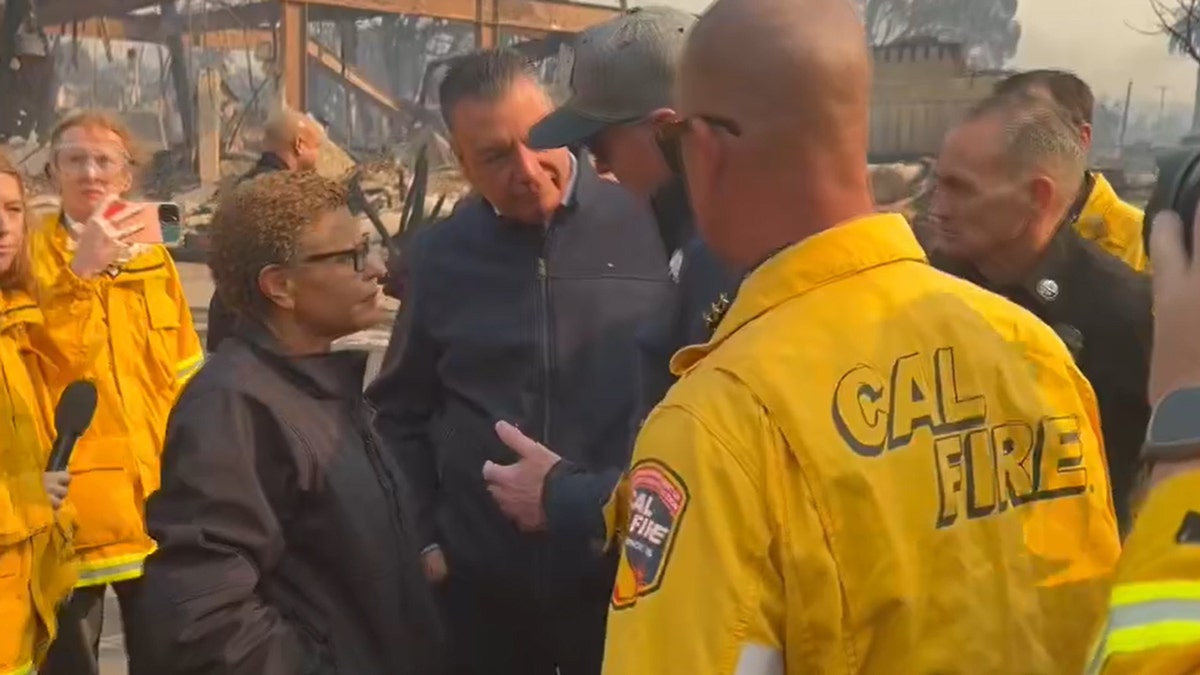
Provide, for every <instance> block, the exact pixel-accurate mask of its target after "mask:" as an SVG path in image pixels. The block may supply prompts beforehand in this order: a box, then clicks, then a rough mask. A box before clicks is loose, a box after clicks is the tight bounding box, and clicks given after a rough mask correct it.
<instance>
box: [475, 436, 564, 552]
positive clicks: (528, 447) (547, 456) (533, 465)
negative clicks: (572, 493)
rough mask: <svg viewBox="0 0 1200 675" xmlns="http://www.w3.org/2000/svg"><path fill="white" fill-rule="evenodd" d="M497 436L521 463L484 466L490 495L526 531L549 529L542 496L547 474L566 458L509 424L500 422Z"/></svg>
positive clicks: (484, 475) (490, 463)
mask: <svg viewBox="0 0 1200 675" xmlns="http://www.w3.org/2000/svg"><path fill="white" fill-rule="evenodd" d="M496 435H497V436H499V437H500V441H501V442H502V443H504V445H506V446H508V447H509V449H511V450H512V451H513V452H515V453H517V461H516V462H515V463H513V464H509V465H507V466H503V465H500V464H496V463H494V462H490V461H489V462H485V463H484V465H483V480H484V482H485V483H486V484H487V489H488V492H490V493H491V495H492V498H493V499H495V500H496V504H497V505H498V506H499V507H500V510H501V511H503V512H504V515H506V516H508V517H509V518H511V519H512V520H513V521H514V522H516V524H517V527H518V528H520V529H521V530H522V531H525V532H537V531H540V530H543V529H545V527H546V511H545V509H544V508H543V507H542V494H543V492H544V486H545V483H546V475H547V474H549V473H550V470H551V469H553V468H554V465H555V464H558V462H559V461H561V460H562V458H561V457H559V456H558V455H556V454H555V453H554V452H553V451H551V450H550V448H547V447H546V446H544V445H542V444H541V443H538V442H537V441H535V440H533V439H532V438H529V437H528V436H526V435H525V434H524V433H522V432H521V430H520V429H518V428H516V427H515V426H513V425H511V424H509V423H508V422H497V423H496Z"/></svg>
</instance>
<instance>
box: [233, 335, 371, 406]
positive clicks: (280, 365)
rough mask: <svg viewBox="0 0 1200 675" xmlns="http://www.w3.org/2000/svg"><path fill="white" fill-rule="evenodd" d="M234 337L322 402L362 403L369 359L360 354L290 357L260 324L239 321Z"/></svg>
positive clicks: (339, 353) (354, 352)
mask: <svg viewBox="0 0 1200 675" xmlns="http://www.w3.org/2000/svg"><path fill="white" fill-rule="evenodd" d="M234 330H235V335H236V337H238V338H240V339H241V340H242V341H244V342H245V343H246V344H247V345H249V347H250V349H251V351H253V352H254V353H255V354H257V355H258V356H259V358H260V359H262V360H263V361H264V362H265V363H266V364H267V365H269V366H271V367H272V368H273V369H275V370H276V371H277V372H279V373H280V374H281V375H283V376H284V377H286V378H288V379H289V380H291V381H292V382H294V383H295V384H296V385H297V386H299V387H300V388H302V389H304V390H305V391H306V392H308V393H309V394H311V395H313V396H315V397H317V398H323V399H342V400H349V401H358V400H361V399H362V391H363V378H364V377H365V376H366V372H367V355H366V354H365V353H363V352H362V351H359V350H343V351H332V352H329V353H328V354H313V355H310V356H289V355H287V354H284V353H283V350H282V348H281V347H280V345H279V341H278V340H277V339H276V338H275V336H274V335H273V334H272V333H271V331H270V330H268V329H267V327H266V326H265V325H263V324H262V323H260V322H258V321H252V320H243V321H238V322H237V324H236V327H235V329H234Z"/></svg>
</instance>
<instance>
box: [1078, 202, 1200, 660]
mask: <svg viewBox="0 0 1200 675" xmlns="http://www.w3.org/2000/svg"><path fill="white" fill-rule="evenodd" d="M1188 227H1193V228H1195V224H1193V223H1189V224H1188ZM1182 228H1183V224H1182V223H1180V222H1179V217H1178V216H1176V215H1175V214H1172V213H1163V214H1160V215H1159V216H1158V217H1157V218H1156V219H1155V221H1154V226H1153V227H1152V228H1150V232H1151V235H1150V248H1151V252H1150V255H1151V258H1152V259H1153V261H1154V306H1155V316H1154V321H1155V326H1154V356H1153V359H1152V361H1151V366H1150V396H1151V400H1153V401H1157V405H1156V406H1155V409H1154V414H1153V416H1152V418H1151V422H1150V430H1149V432H1148V433H1147V439H1146V446H1145V447H1144V448H1143V451H1142V455H1143V460H1144V461H1145V463H1146V464H1147V467H1148V469H1149V472H1148V481H1147V487H1148V490H1149V492H1148V496H1147V497H1146V499H1145V502H1144V503H1143V504H1142V505H1141V508H1140V509H1139V512H1138V513H1137V519H1136V521H1135V522H1134V527H1133V532H1132V533H1131V534H1130V535H1129V538H1128V539H1127V540H1126V541H1125V551H1124V553H1123V554H1122V556H1121V562H1120V566H1119V567H1118V568H1117V577H1116V583H1115V584H1114V585H1113V588H1112V594H1111V597H1110V600H1109V613H1108V619H1107V621H1106V622H1105V624H1104V629H1103V631H1102V632H1101V633H1100V638H1099V639H1098V640H1097V641H1096V647H1095V650H1094V652H1093V655H1092V659H1091V662H1090V664H1089V666H1088V670H1087V672H1088V675H1092V674H1093V673H1104V675H1134V674H1135V673H1155V675H1176V674H1179V675H1182V674H1183V673H1196V672H1200V423H1197V420H1198V419H1200V341H1197V340H1196V336H1197V335H1200V264H1197V263H1196V262H1195V261H1194V260H1189V259H1188V256H1187V254H1186V252H1185V251H1184V249H1183V247H1182V246H1181V245H1180V243H1181V237H1180V235H1181V232H1182Z"/></svg>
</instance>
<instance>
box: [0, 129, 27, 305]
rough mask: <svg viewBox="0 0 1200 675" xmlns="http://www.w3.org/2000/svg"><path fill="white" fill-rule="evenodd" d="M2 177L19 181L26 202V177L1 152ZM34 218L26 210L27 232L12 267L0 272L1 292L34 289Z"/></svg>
mask: <svg viewBox="0 0 1200 675" xmlns="http://www.w3.org/2000/svg"><path fill="white" fill-rule="evenodd" d="M0 175H4V176H11V177H12V178H13V180H15V181H17V187H18V188H19V189H20V192H21V200H22V201H24V200H25V177H24V176H23V175H21V172H20V170H19V169H17V165H16V164H13V162H12V160H11V159H9V158H8V155H6V154H4V152H3V151H0ZM32 226H33V217H32V214H31V213H30V211H29V209H28V207H26V209H25V231H24V232H23V233H21V247H20V249H19V250H18V251H17V256H16V258H14V259H13V263H12V265H10V266H9V268H8V269H6V270H0V292H4V291H30V290H32V288H33V270H32V262H31V260H30V254H29V238H30V236H31V235H32V232H33V230H32Z"/></svg>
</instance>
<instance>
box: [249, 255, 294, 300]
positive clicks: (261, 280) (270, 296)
mask: <svg viewBox="0 0 1200 675" xmlns="http://www.w3.org/2000/svg"><path fill="white" fill-rule="evenodd" d="M258 291H259V292H260V293H262V294H263V297H264V298H266V299H267V301H268V302H270V303H271V304H273V305H275V306H276V307H279V308H280V309H284V310H292V309H294V308H295V307H296V301H295V299H294V298H293V294H292V277H291V275H290V274H288V270H287V269H286V268H284V267H283V266H281V265H267V266H266V267H264V268H262V269H261V270H259V272H258Z"/></svg>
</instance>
